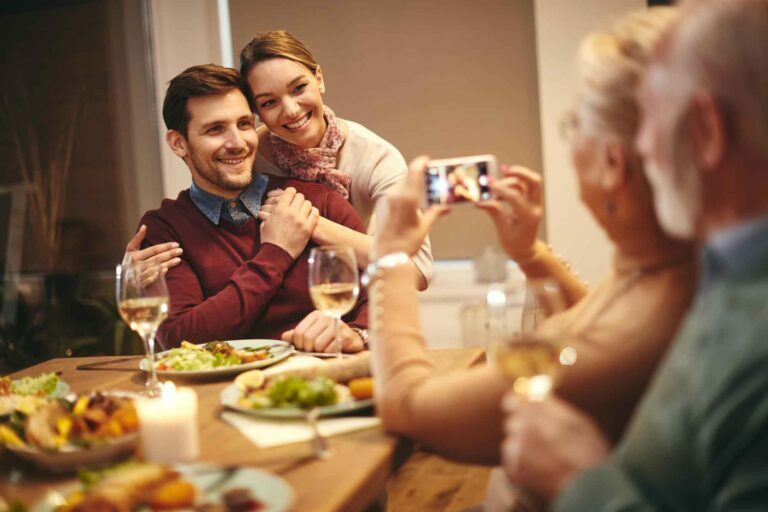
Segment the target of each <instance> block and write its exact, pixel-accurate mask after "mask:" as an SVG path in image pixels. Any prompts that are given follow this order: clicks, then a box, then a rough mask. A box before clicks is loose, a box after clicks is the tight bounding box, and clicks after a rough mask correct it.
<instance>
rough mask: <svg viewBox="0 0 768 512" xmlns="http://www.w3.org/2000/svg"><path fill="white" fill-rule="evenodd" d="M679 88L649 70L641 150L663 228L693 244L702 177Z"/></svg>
mask: <svg viewBox="0 0 768 512" xmlns="http://www.w3.org/2000/svg"><path fill="white" fill-rule="evenodd" d="M675 82H676V81H675V80H673V79H672V76H671V75H670V72H669V70H668V69H667V68H666V67H665V66H663V65H661V64H655V65H652V66H650V68H649V70H648V73H647V74H646V77H645V82H644V85H643V88H642V91H641V96H640V104H641V107H642V121H641V124H640V130H639V131H638V135H637V148H638V151H639V152H640V154H641V155H642V156H643V159H644V161H645V172H646V175H647V177H648V181H649V182H650V183H651V186H652V187H653V197H654V206H655V209H656V216H657V217H658V219H659V223H660V224H661V227H662V228H664V230H665V231H666V232H667V233H669V234H670V235H672V236H675V237H679V238H686V239H690V238H693V237H694V236H695V235H696V229H697V224H698V220H699V214H700V212H701V172H700V170H699V169H698V168H697V166H696V164H695V159H694V158H693V156H694V155H693V152H692V150H691V143H690V139H689V137H688V134H687V133H686V130H685V126H686V123H685V122H684V121H685V116H686V112H687V107H686V106H687V105H688V102H689V95H688V93H687V92H685V91H682V90H681V89H680V87H683V86H681V85H680V83H679V82H678V83H675Z"/></svg>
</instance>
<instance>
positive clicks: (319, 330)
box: [280, 310, 365, 353]
mask: <svg viewBox="0 0 768 512" xmlns="http://www.w3.org/2000/svg"><path fill="white" fill-rule="evenodd" d="M280 337H281V338H282V339H283V341H289V342H291V343H293V345H294V346H295V347H296V348H297V349H299V350H306V351H308V352H329V353H332V352H334V348H335V347H334V346H333V345H334V344H333V337H334V319H333V318H331V317H329V316H327V315H325V314H324V313H323V312H322V311H319V310H315V311H313V312H311V313H310V314H308V315H307V316H306V317H304V319H303V320H302V321H301V322H299V324H298V325H297V326H296V327H295V328H294V329H291V330H290V331H285V332H284V333H283V334H282V335H281V336H280ZM339 337H340V338H341V351H342V352H360V351H361V350H363V349H365V344H364V343H363V340H362V339H361V338H360V336H358V334H357V333H356V332H355V331H353V330H352V329H351V328H350V327H349V326H348V325H347V324H345V323H344V322H341V325H340V327H339Z"/></svg>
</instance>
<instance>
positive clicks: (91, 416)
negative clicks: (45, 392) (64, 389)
mask: <svg viewBox="0 0 768 512" xmlns="http://www.w3.org/2000/svg"><path fill="white" fill-rule="evenodd" d="M0 442H2V443H3V444H4V445H5V447H6V449H7V450H8V451H10V452H11V453H13V454H15V455H16V456H17V457H19V458H21V459H24V460H26V461H28V462H31V463H32V464H34V465H35V466H37V467H39V468H40V469H42V470H45V471H48V472H54V473H61V472H69V471H75V470H77V469H80V468H91V467H98V466H103V465H105V464H108V463H111V462H113V461H114V460H115V459H117V458H119V457H121V456H125V455H128V454H130V453H131V452H133V451H134V450H135V448H136V446H137V444H138V419H137V415H136V409H135V408H134V404H133V400H132V398H130V397H127V396H122V395H112V394H104V393H94V394H91V395H83V396H79V397H75V399H74V400H67V399H64V398H48V399H45V400H42V401H40V402H38V403H36V404H35V405H34V407H32V408H25V409H23V410H22V409H19V408H17V409H16V410H14V411H13V412H12V413H11V414H10V415H8V416H7V418H6V419H5V420H3V421H2V422H0Z"/></svg>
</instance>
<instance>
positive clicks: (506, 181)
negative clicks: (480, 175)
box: [477, 165, 543, 262]
mask: <svg viewBox="0 0 768 512" xmlns="http://www.w3.org/2000/svg"><path fill="white" fill-rule="evenodd" d="M501 173H502V175H503V177H502V178H501V179H497V180H494V181H493V182H492V183H491V186H490V188H491V192H492V193H493V196H494V199H491V200H488V201H483V202H480V203H477V207H478V208H480V209H482V210H485V211H487V212H488V213H489V214H490V215H491V218H492V219H493V221H494V224H496V231H497V232H498V235H499V241H500V242H501V246H502V247H503V248H504V250H505V251H506V253H507V254H509V256H510V257H511V258H512V259H514V260H516V261H519V262H524V261H526V260H528V259H530V258H531V257H533V253H534V245H535V243H536V238H537V236H538V231H539V224H540V223H541V216H542V213H543V207H542V203H541V176H540V175H539V174H537V173H535V172H533V171H532V170H530V169H526V168H525V167H508V166H505V165H504V166H502V167H501Z"/></svg>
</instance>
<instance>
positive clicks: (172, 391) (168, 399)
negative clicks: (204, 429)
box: [136, 382, 200, 464]
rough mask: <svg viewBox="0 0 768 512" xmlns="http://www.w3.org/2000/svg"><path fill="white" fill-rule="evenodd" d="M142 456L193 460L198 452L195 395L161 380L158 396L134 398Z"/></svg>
mask: <svg viewBox="0 0 768 512" xmlns="http://www.w3.org/2000/svg"><path fill="white" fill-rule="evenodd" d="M136 411H137V412H138V415H139V431H140V433H141V449H142V452H143V454H144V459H145V460H148V461H151V462H160V463H165V464H172V463H174V462H188V461H191V460H195V459H196V458H197V457H198V455H199V454H200V440H199V437H198V433H197V394H196V393H195V392H194V391H193V390H192V389H190V388H183V387H181V388H179V389H176V386H174V385H173V382H165V383H163V389H162V393H161V395H160V398H141V399H139V400H137V401H136Z"/></svg>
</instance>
